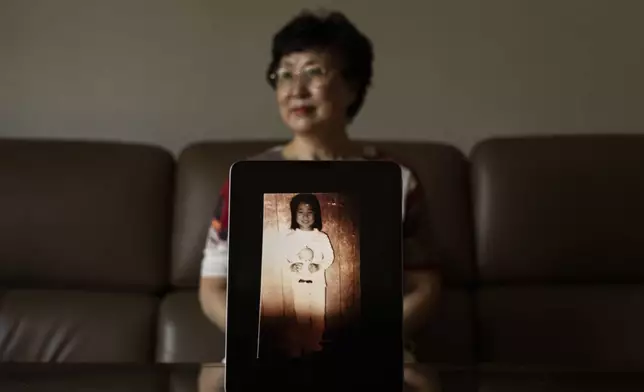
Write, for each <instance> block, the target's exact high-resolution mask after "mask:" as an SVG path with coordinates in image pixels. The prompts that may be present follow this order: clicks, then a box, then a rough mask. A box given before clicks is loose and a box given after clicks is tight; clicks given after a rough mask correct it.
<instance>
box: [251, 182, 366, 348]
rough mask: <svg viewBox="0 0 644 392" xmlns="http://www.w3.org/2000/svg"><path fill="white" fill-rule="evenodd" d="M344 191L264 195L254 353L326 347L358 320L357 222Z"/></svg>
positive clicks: (355, 211) (356, 211)
mask: <svg viewBox="0 0 644 392" xmlns="http://www.w3.org/2000/svg"><path fill="white" fill-rule="evenodd" d="M359 217H360V211H359V205H358V202H357V198H356V195H352V194H350V193H267V194H264V214H263V224H264V226H263V236H262V237H263V238H262V270H261V291H260V292H261V304H260V320H259V328H258V344H257V357H258V358H266V359H268V358H275V357H279V358H283V357H290V358H300V357H305V356H312V355H318V354H323V353H324V352H325V351H331V350H332V349H333V345H334V343H336V344H337V343H338V342H336V340H339V339H336V338H337V337H339V336H340V335H342V332H343V331H347V330H351V329H356V327H357V326H358V324H359V322H360V241H359V238H360V224H359Z"/></svg>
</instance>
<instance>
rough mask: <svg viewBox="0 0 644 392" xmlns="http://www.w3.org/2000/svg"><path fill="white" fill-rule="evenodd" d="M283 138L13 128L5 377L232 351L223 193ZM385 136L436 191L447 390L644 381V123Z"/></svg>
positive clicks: (180, 377)
mask: <svg viewBox="0 0 644 392" xmlns="http://www.w3.org/2000/svg"><path fill="white" fill-rule="evenodd" d="M273 144H274V143H273V142H268V141H267V142H237V143H200V144H196V145H193V146H191V147H189V148H187V149H186V150H185V151H184V152H183V153H182V154H181V155H180V157H179V158H178V160H177V161H176V162H175V161H174V160H173V158H172V155H171V154H170V153H168V152H167V151H164V150H162V149H159V148H156V147H150V146H141V145H128V144H114V143H89V142H86V143H79V142H61V141H21V140H0V184H1V188H0V391H3V392H4V391H7V392H15V391H21V392H22V391H39V392H40V391H43V392H58V391H71V392H75V391H79V392H80V391H88V390H91V391H98V392H112V391H145V392H147V391H150V392H153V391H155V392H156V391H174V392H193V391H195V390H196V385H197V382H196V377H197V368H198V364H199V363H200V362H204V361H206V362H211V361H219V360H220V359H221V358H222V356H223V342H224V337H223V334H222V333H221V332H220V331H218V330H217V328H216V327H214V326H213V325H212V324H211V323H210V322H209V321H208V320H207V319H206V318H205V316H203V314H202V313H201V310H200V306H199V303H198V300H197V292H196V288H197V284H198V278H199V264H200V259H201V252H202V249H203V245H204V242H205V236H206V229H207V227H208V224H209V220H210V215H211V213H212V210H213V208H214V204H215V201H216V199H217V192H218V190H219V187H220V186H221V184H222V182H223V181H224V179H225V177H226V176H227V174H228V167H229V166H230V164H231V163H233V162H234V161H236V160H239V159H243V158H244V157H246V156H250V155H254V154H255V153H258V152H260V151H262V150H264V149H265V148H267V147H269V146H270V145H273ZM376 144H377V146H378V147H380V148H381V149H383V150H385V151H386V152H390V153H392V155H394V156H395V157H396V158H399V159H400V160H401V162H402V163H405V164H407V165H408V166H410V167H412V168H413V169H415V171H416V173H417V174H418V176H419V178H420V180H421V182H422V184H423V186H424V187H425V189H426V193H427V202H428V206H429V213H430V219H431V223H432V227H433V228H434V230H433V232H432V233H431V234H430V236H429V237H428V239H427V241H428V242H430V243H431V244H432V245H433V246H434V248H435V251H436V252H437V254H439V255H440V257H441V259H442V260H441V261H442V264H443V266H444V275H445V279H446V288H445V290H444V292H443V296H442V298H441V301H440V303H439V306H438V309H437V311H436V313H435V314H434V315H433V317H432V320H431V322H430V323H429V324H428V325H427V326H426V327H425V328H423V329H422V330H421V331H420V333H419V335H418V336H416V337H415V342H416V345H417V357H418V359H419V360H420V361H421V362H423V363H427V364H432V365H433V367H434V368H437V369H438V370H439V378H440V381H441V384H442V390H443V391H446V392H450V391H453V392H474V391H485V392H506V391H527V392H541V391H554V392H576V391H582V390H583V391H590V392H600V391H601V392H604V391H606V392H608V391H616V392H622V391H623V392H630V391H636V390H637V391H640V390H642V389H643V388H644V338H642V336H643V334H642V333H641V331H643V330H644V318H643V317H642V309H643V308H644V286H642V283H644V267H643V265H644V264H642V263H641V261H642V260H644V247H643V246H642V244H644V229H642V227H644V225H643V224H642V222H644V203H643V202H642V200H644V137H638V136H612V137H606V136H575V137H545V138H544V137H542V138H521V139H494V140H487V141H485V142H483V143H481V144H479V145H478V146H477V147H476V148H475V150H474V151H473V153H472V154H471V157H470V158H471V159H470V160H469V161H468V160H467V159H466V158H465V157H464V156H463V154H461V153H460V152H458V150H456V149H455V148H453V147H450V146H445V145H440V144H432V143H384V142H382V143H376ZM471 186H472V189H471V190H470V187H471ZM357 366H358V365H357ZM418 367H419V369H423V371H427V372H428V374H430V373H432V370H431V369H430V368H429V367H427V365H423V364H421V365H418Z"/></svg>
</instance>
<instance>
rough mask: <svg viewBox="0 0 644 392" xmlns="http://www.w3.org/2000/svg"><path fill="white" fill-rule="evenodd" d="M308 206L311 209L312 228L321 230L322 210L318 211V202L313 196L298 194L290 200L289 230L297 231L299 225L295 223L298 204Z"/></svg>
mask: <svg viewBox="0 0 644 392" xmlns="http://www.w3.org/2000/svg"><path fill="white" fill-rule="evenodd" d="M302 203H304V204H308V205H310V206H311V208H312V209H313V215H314V220H313V228H314V229H318V230H322V210H321V209H320V201H319V200H318V198H317V197H315V195H314V194H311V193H300V194H297V195H295V196H293V198H292V199H291V229H293V230H295V229H299V228H300V225H299V224H298V223H297V209H298V208H299V206H300V204H302Z"/></svg>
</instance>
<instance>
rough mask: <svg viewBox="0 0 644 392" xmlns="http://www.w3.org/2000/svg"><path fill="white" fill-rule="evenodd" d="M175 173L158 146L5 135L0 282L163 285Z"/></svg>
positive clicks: (0, 152)
mask: <svg viewBox="0 0 644 392" xmlns="http://www.w3.org/2000/svg"><path fill="white" fill-rule="evenodd" d="M173 170H174V163H173V158H172V155H171V154H170V153H168V152H167V151H164V150H162V149H160V148H156V147H148V146H139V145H121V144H109V143H98V142H95V143H89V142H87V143H85V142H63V141H51V142H49V141H24V140H21V141H19V140H2V141H0V182H1V183H2V185H1V187H2V192H0V217H1V219H0V285H2V286H4V287H17V288H67V289H70V288H81V289H86V288H89V289H92V290H101V289H106V290H120V289H127V290H137V291H150V290H160V289H162V288H163V287H165V285H166V281H167V275H168V274H167V265H168V263H167V261H168V259H169V257H168V253H169V244H170V232H171V228H170V225H171V213H172V212H171V211H172V210H171V203H172V188H173Z"/></svg>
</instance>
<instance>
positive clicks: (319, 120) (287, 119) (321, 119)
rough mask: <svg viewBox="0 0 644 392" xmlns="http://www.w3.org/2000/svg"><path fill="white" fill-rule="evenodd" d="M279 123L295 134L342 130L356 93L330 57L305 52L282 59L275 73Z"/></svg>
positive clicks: (321, 53)
mask: <svg viewBox="0 0 644 392" xmlns="http://www.w3.org/2000/svg"><path fill="white" fill-rule="evenodd" d="M275 77H276V93H277V103H278V105H279V111H280V116H281V117H282V121H284V123H285V124H286V125H287V126H288V127H289V128H290V129H291V130H292V131H293V132H294V133H295V134H306V133H317V132H325V131H326V130H331V131H333V130H334V129H344V127H345V126H346V124H347V122H348V118H347V115H346V113H347V108H348V107H349V105H351V104H352V103H353V102H354V100H355V93H354V92H353V90H352V89H351V88H350V86H349V85H348V83H347V82H346V81H345V79H344V78H343V77H342V75H341V74H340V65H339V64H338V61H337V60H336V59H334V58H333V56H331V55H330V54H329V53H326V52H316V51H306V52H296V53H292V54H290V55H287V56H284V57H283V58H282V60H281V62H280V64H279V66H278V68H277V70H276V72H275Z"/></svg>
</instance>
